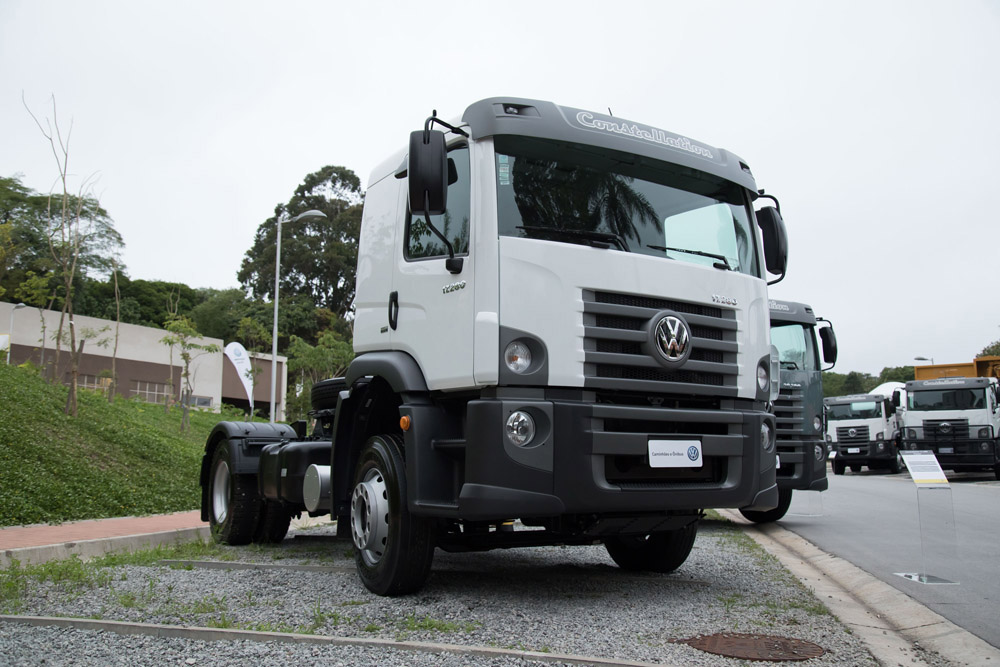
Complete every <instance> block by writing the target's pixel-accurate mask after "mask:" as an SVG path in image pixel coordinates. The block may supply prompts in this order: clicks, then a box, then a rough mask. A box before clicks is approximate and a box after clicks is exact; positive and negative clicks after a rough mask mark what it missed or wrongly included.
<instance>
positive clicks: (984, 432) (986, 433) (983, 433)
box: [979, 426, 990, 438]
mask: <svg viewBox="0 0 1000 667" xmlns="http://www.w3.org/2000/svg"><path fill="white" fill-rule="evenodd" d="M979 437H980V438H988V437H990V427H989V426H984V427H983V428H981V429H979Z"/></svg>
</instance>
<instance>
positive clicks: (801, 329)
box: [771, 324, 819, 371]
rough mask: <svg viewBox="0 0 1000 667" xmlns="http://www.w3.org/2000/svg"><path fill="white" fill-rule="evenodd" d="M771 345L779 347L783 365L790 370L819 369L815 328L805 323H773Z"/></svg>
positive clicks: (779, 356)
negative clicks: (814, 334)
mask: <svg viewBox="0 0 1000 667" xmlns="http://www.w3.org/2000/svg"><path fill="white" fill-rule="evenodd" d="M771 345H774V346H775V347H776V348H778V359H779V360H780V361H781V367H782V368H783V369H785V370H789V371H815V370H819V359H817V358H816V345H815V343H814V342H813V328H812V327H806V326H805V325H803V324H778V325H773V324H772V325H771Z"/></svg>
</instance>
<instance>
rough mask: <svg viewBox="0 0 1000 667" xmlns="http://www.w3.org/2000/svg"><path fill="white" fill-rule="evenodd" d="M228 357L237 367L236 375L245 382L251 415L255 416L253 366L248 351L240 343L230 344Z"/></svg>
mask: <svg viewBox="0 0 1000 667" xmlns="http://www.w3.org/2000/svg"><path fill="white" fill-rule="evenodd" d="M226 356H227V357H228V358H229V361H231V362H233V366H235V367H236V374H237V375H239V376H240V381H241V382H243V388H244V389H245V390H246V392H247V399H249V400H250V413H251V414H253V378H254V375H253V364H252V363H251V361H250V355H249V354H247V351H246V349H244V347H243V346H242V345H240V344H239V343H235V342H234V343H230V344H229V345H227V346H226Z"/></svg>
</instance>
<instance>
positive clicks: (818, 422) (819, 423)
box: [813, 417, 823, 431]
mask: <svg viewBox="0 0 1000 667" xmlns="http://www.w3.org/2000/svg"><path fill="white" fill-rule="evenodd" d="M813 428H814V429H816V430H817V431H819V430H820V429H822V428H823V420H821V419H820V418H819V417H813Z"/></svg>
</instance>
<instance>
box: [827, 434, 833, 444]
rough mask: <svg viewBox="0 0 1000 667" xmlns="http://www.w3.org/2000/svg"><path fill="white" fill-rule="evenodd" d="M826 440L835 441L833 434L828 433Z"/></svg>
mask: <svg viewBox="0 0 1000 667" xmlns="http://www.w3.org/2000/svg"><path fill="white" fill-rule="evenodd" d="M826 441H827V442H833V436H832V435H830V434H829V433H827V434H826Z"/></svg>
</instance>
